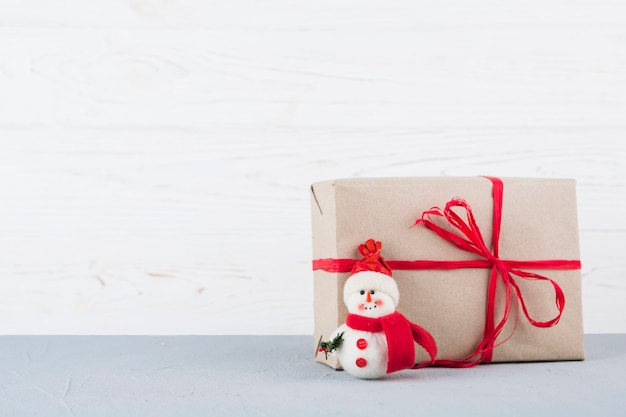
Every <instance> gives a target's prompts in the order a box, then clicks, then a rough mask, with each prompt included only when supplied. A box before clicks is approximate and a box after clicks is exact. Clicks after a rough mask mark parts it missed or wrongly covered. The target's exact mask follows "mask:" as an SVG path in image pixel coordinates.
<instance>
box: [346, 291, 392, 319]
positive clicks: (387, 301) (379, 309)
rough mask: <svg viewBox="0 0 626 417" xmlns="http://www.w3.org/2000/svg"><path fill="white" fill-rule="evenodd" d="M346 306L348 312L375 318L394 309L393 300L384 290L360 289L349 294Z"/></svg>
mask: <svg viewBox="0 0 626 417" xmlns="http://www.w3.org/2000/svg"><path fill="white" fill-rule="evenodd" d="M346 307H348V312H349V313H350V314H358V315H359V316H365V317H371V318H377V317H382V316H386V315H388V314H391V313H393V312H395V311H396V307H395V305H394V304H393V300H392V299H391V297H389V296H388V295H387V294H385V293H384V292H380V291H376V290H372V289H365V288H364V289H362V290H360V291H357V292H355V293H354V294H352V295H350V296H349V297H348V300H347V304H346Z"/></svg>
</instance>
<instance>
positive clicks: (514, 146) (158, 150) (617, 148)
mask: <svg viewBox="0 0 626 417" xmlns="http://www.w3.org/2000/svg"><path fill="white" fill-rule="evenodd" d="M625 160H626V3H624V2H621V1H617V0H588V1H563V0H561V1H557V0H534V1H532V0H531V1H529V0H514V1H489V0H474V1H467V0H454V1H437V2H428V1H422V0H418V1H415V0H385V1H382V0H380V1H379V0H366V1H363V0H359V1H355V0H348V1H328V0H321V1H314V2H310V1H309V2H304V1H301V2H298V1H288V0H268V1H254V0H236V1H204V0H180V1H176V0H128V1H122V0H107V1H105V0H99V1H90V2H86V1H80V0H65V1H56V2H55V1H43V0H3V1H2V2H1V3H0V332H1V333H3V334H15V333H20V334H22V333H26V334H30V333H46V334H59V333H62V334H65V333H71V334H155V333H157V334H237V333H246V334H309V333H311V331H312V326H313V323H312V276H311V272H310V270H309V268H310V219H309V215H310V211H309V210H310V207H309V185H310V183H312V182H314V181H318V180H322V179H329V178H337V177H354V176H396V175H403V176H404V175H411V176H430V175H448V176H451V175H479V174H489V175H496V176H527V177H571V178H576V179H577V180H578V199H579V219H580V229H581V245H582V248H581V250H582V261H583V273H584V278H583V280H584V281H583V283H584V288H583V291H584V294H583V295H584V319H585V331H586V332H589V333H598V332H626V281H625V279H624V278H625V277H624V274H625V272H626V262H625V261H624V258H625V257H624V255H623V252H624V242H625V240H626V208H625V207H626V198H625V196H624V194H625V192H626V163H625ZM555 215H558V213H555Z"/></svg>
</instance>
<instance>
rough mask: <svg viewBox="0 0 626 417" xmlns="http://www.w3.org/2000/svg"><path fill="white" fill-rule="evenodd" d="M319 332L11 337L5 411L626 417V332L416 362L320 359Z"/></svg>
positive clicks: (3, 361)
mask: <svg viewBox="0 0 626 417" xmlns="http://www.w3.org/2000/svg"><path fill="white" fill-rule="evenodd" d="M312 345H313V340H312V337H310V336H1V337H0V416H2V417H5V416H46V417H48V416H76V417H78V416H114V417H119V416H213V415H215V416H296V415H297V416H303V415H304V416H306V415H315V416H319V417H322V416H335V415H337V416H339V415H340V416H347V415H379V416H380V415H394V416H402V415H407V416H408V415H410V416H416V415H420V416H471V415H480V416H502V415H506V416H507V417H509V416H543V415H545V416H547V415H550V416H562V415H563V416H565V415H566V416H592V415H593V416H603V417H606V416H626V334H602V335H600V334H598V335H586V336H585V349H586V360H585V361H576V362H539V363H510V364H490V365H480V366H477V367H474V368H468V369H445V368H426V369H421V370H417V371H413V370H406V371H402V372H398V373H396V374H392V375H391V376H389V377H387V378H385V379H383V380H376V381H363V380H358V379H354V378H352V377H351V376H350V375H348V374H347V373H346V372H343V371H335V370H333V369H330V368H328V367H326V366H325V365H321V364H319V363H315V362H313V360H312V356H313V349H312Z"/></svg>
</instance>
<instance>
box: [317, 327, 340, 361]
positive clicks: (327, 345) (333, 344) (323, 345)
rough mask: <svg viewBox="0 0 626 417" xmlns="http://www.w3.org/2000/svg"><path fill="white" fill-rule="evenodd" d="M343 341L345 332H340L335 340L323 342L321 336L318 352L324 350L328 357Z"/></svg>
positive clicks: (325, 355)
mask: <svg viewBox="0 0 626 417" xmlns="http://www.w3.org/2000/svg"><path fill="white" fill-rule="evenodd" d="M342 343H343V332H341V333H339V334H338V335H337V336H335V338H334V339H333V340H329V341H328V342H323V341H322V338H321V337H320V341H319V343H318V344H317V353H319V352H324V357H325V358H326V359H328V354H329V353H331V352H334V351H335V350H337V349H339V348H340V347H341V344H342ZM317 353H316V354H317Z"/></svg>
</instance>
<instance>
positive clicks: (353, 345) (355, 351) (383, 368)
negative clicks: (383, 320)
mask: <svg viewBox="0 0 626 417" xmlns="http://www.w3.org/2000/svg"><path fill="white" fill-rule="evenodd" d="M340 332H343V343H342V345H341V347H340V348H339V349H337V350H336V351H335V353H334V354H335V356H336V357H337V358H338V359H339V361H340V362H341V366H342V367H343V369H344V370H345V371H346V372H348V373H349V374H350V375H352V376H354V377H356V378H361V379H375V378H381V377H383V376H385V375H386V374H387V360H388V351H387V339H386V337H385V333H384V332H376V333H372V332H364V331H361V330H354V329H351V328H350V327H348V326H347V325H345V324H343V325H341V326H340V327H339V328H338V329H337V330H335V332H334V333H333V335H332V336H331V340H332V339H333V338H334V337H335V336H336V335H337V334H339V333H340ZM363 340H364V341H365V342H363ZM363 345H366V346H365V347H363ZM358 360H360V362H359V363H360V364H361V365H363V364H364V362H363V360H365V365H364V366H361V367H359V366H358V365H357V361H358Z"/></svg>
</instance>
